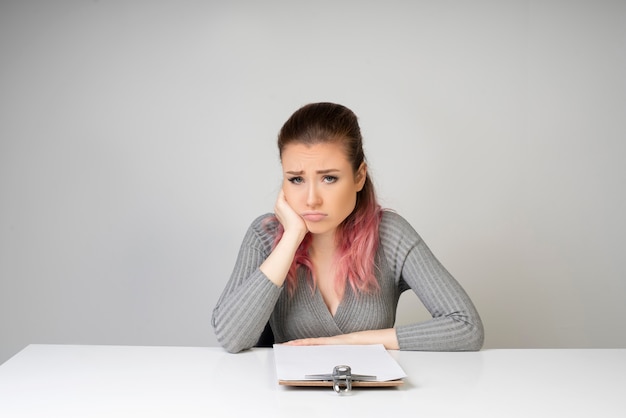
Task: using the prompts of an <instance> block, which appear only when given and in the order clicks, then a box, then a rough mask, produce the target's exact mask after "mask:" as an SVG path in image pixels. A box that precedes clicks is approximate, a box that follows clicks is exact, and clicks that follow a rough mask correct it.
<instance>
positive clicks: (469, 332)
mask: <svg viewBox="0 0 626 418" xmlns="http://www.w3.org/2000/svg"><path fill="white" fill-rule="evenodd" d="M278 148H279V151H280V159H281V164H282V168H283V185H282V190H281V192H280V193H279V196H278V199H277V200H276V205H275V208H274V214H273V215H272V214H266V215H263V216H260V217H259V218H257V219H256V220H255V221H254V222H253V223H252V225H251V226H250V228H249V229H248V232H247V233H246V236H245V238H244V241H243V244H242V246H241V249H240V251H239V256H238V258H237V262H236V265H235V268H234V270H233V273H232V275H231V278H230V280H229V282H228V284H227V285H226V288H225V289H224V292H223V293H222V295H221V297H220V299H219V300H218V302H217V305H216V307H215V309H214V311H213V319H212V323H213V328H214V330H215V334H216V336H217V339H218V341H219V342H220V344H222V346H223V347H224V348H225V349H226V350H228V351H230V352H239V351H241V350H245V349H247V348H250V347H253V346H255V345H256V344H257V343H258V341H259V337H260V336H261V334H262V332H263V331H264V329H265V327H266V324H268V322H269V325H270V327H271V331H273V336H274V339H275V341H276V342H277V343H287V344H292V345H316V344H379V343H380V344H384V346H385V347H386V348H387V349H400V350H446V351H448V350H450V351H451V350H479V349H480V348H481V347H482V344H483V326H482V323H481V320H480V317H479V315H478V312H477V311H476V309H475V308H474V305H473V304H472V302H471V300H470V299H469V297H468V296H467V294H466V293H465V291H464V290H463V289H462V288H461V286H460V285H459V284H458V283H457V282H456V280H455V279H454V278H453V277H452V276H451V275H450V274H449V273H448V272H447V271H446V269H445V268H444V267H443V266H442V265H441V264H440V263H439V262H438V261H437V259H436V258H435V257H434V256H433V254H432V253H431V252H430V250H429V249H428V247H427V246H426V244H425V243H424V242H423V241H422V240H421V238H420V237H419V235H418V234H417V232H415V230H414V229H413V228H412V227H411V226H410V225H409V224H408V222H407V221H406V220H404V219H403V218H402V217H401V216H399V215H397V214H396V213H394V212H391V211H387V210H382V209H381V208H380V206H379V205H378V203H377V200H376V196H375V193H374V186H373V184H372V181H371V179H370V177H369V175H368V172H367V165H366V161H365V156H364V154H363V146H362V138H361V132H360V128H359V125H358V122H357V118H356V116H355V115H354V113H352V111H351V110H349V109H347V108H346V107H344V106H341V105H338V104H333V103H313V104H309V105H306V106H304V107H302V108H301V109H299V110H297V111H296V112H295V113H294V114H293V115H292V116H291V117H290V118H289V120H287V122H286V123H285V125H284V126H283V127H282V129H281V131H280V133H279V136H278ZM408 289H412V290H413V291H414V292H415V293H416V294H417V296H418V297H419V298H420V300H421V301H422V302H423V303H424V305H425V307H426V308H427V309H428V310H429V312H430V313H431V315H432V317H433V318H432V319H430V320H428V321H425V322H420V323H414V324H410V325H403V326H397V327H395V328H394V324H395V317H396V307H397V304H398V300H399V298H400V294H401V293H402V292H404V291H405V290H408Z"/></svg>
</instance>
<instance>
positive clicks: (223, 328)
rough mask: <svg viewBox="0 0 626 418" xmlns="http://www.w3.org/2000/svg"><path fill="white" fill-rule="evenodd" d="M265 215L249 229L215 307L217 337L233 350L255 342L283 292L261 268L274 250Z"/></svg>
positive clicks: (238, 349)
mask: <svg viewBox="0 0 626 418" xmlns="http://www.w3.org/2000/svg"><path fill="white" fill-rule="evenodd" d="M266 217H267V216H266V215H265V216H261V217H259V218H257V219H256V220H255V221H254V222H253V223H252V225H251V226H250V228H249V229H248V231H247V233H246V235H245V237H244V240H243V242H242V244H241V248H240V249H239V254H238V256H237V262H236V263H235V267H234V269H233V272H232V274H231V276H230V279H229V281H228V283H227V284H226V287H225V288H224V291H223V292H222V295H221V296H220V298H219V299H218V301H217V304H216V306H215V308H214V309H213V316H212V319H211V323H212V325H213V329H214V331H215V335H216V337H217V340H218V342H219V343H220V344H221V345H222V347H224V348H225V349H226V350H227V351H229V352H231V353H237V352H239V351H242V350H245V349H248V348H251V347H253V346H254V344H256V342H257V341H258V339H259V337H260V336H261V333H262V332H263V329H264V328H265V325H266V324H267V321H268V320H269V317H270V315H271V313H272V311H273V309H274V306H275V304H276V301H277V300H278V298H279V296H280V293H281V291H282V288H279V287H277V286H276V285H275V284H274V283H272V282H271V281H270V280H269V279H268V278H267V277H266V276H265V275H264V274H263V272H261V270H260V269H259V266H260V265H261V264H262V263H263V261H264V260H265V259H266V258H267V256H268V255H269V252H270V250H271V240H272V237H271V236H270V235H269V234H268V233H267V232H266V231H264V219H265V218H266Z"/></svg>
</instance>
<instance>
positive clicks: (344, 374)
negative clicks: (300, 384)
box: [305, 365, 376, 394]
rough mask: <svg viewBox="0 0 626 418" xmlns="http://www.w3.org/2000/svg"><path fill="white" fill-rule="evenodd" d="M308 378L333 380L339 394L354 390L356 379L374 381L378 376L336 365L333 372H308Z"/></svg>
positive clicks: (335, 389)
mask: <svg viewBox="0 0 626 418" xmlns="http://www.w3.org/2000/svg"><path fill="white" fill-rule="evenodd" d="M305 378H307V379H318V380H327V381H332V382H333V389H334V391H335V392H337V393H339V394H345V393H348V392H350V391H351V390H352V382H356V381H370V382H371V381H374V380H376V376H368V375H364V374H352V369H351V368H350V366H345V365H341V366H335V368H334V369H333V374H308V375H306V376H305Z"/></svg>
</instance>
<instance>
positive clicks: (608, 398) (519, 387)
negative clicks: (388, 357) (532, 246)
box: [0, 345, 626, 418]
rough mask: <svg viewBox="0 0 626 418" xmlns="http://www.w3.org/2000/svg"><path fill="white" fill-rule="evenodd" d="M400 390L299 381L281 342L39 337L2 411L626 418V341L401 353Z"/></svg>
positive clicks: (8, 371)
mask: <svg viewBox="0 0 626 418" xmlns="http://www.w3.org/2000/svg"><path fill="white" fill-rule="evenodd" d="M391 353H392V355H393V356H394V357H395V358H396V359H397V360H398V362H399V363H400V365H401V366H402V367H403V368H404V370H405V371H406V373H407V374H408V376H409V377H408V378H407V379H406V383H405V385H404V386H402V387H399V388H376V389H361V388H359V389H354V390H353V392H352V394H351V395H349V396H339V395H337V394H335V393H334V392H333V391H332V389H329V388H292V387H285V386H279V385H278V384H277V382H276V377H275V371H274V363H273V353H272V350H271V349H253V350H251V351H248V352H244V353H240V354H228V353H226V352H225V351H223V350H222V349H221V348H216V347H212V348H199V347H197V348H192V347H123V346H71V345H30V346H28V347H26V348H25V349H24V350H23V351H21V352H20V353H18V354H17V355H16V356H15V357H13V358H12V359H10V360H9V361H7V362H6V363H4V364H3V365H1V366H0V417H7V418H9V417H10V418H17V417H81V418H85V417H96V416H98V417H99V416H102V417H126V416H128V417H215V418H221V417H290V418H294V417H297V418H301V417H309V416H316V417H320V416H328V417H348V416H367V417H381V418H391V417H464V416H465V417H498V418H508V417H525V418H530V417H533V418H534V417H598V418H609V417H626V400H625V399H626V349H614V350H574V349H569V350H560V349H559V350H484V351H481V352H471V353H429V352H397V351H393V352H391Z"/></svg>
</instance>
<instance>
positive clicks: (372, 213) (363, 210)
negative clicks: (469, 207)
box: [272, 103, 382, 295]
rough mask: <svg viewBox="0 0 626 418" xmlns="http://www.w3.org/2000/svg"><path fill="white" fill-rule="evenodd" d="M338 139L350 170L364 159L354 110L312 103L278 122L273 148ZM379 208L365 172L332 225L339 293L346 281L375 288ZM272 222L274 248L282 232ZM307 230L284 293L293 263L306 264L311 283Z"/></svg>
mask: <svg viewBox="0 0 626 418" xmlns="http://www.w3.org/2000/svg"><path fill="white" fill-rule="evenodd" d="M331 142H332V143H340V144H341V145H342V146H343V149H344V152H345V154H346V158H347V159H348V161H350V162H351V165H352V170H353V173H354V174H355V175H356V173H357V171H358V169H359V167H360V166H361V164H362V163H363V162H365V154H364V152H363V138H362V137H361V130H360V128H359V124H358V121H357V117H356V115H355V114H354V113H353V112H352V111H351V110H350V109H348V108H346V107H345V106H342V105H338V104H334V103H312V104H308V105H306V106H304V107H302V108H300V109H298V110H297V111H296V112H295V113H294V114H293V115H292V116H291V117H290V118H289V119H288V120H287V122H285V124H284V125H283V127H282V129H281V130H280V133H279V135H278V149H279V152H280V155H281V156H282V151H283V149H284V148H285V146H287V145H288V144H292V143H302V144H307V145H313V144H319V143H331ZM381 217H382V209H381V207H380V205H379V204H378V201H377V198H376V193H375V190H374V184H373V183H372V181H371V178H370V176H369V173H367V177H366V179H365V184H364V186H363V189H361V191H360V192H358V193H357V200H356V205H355V208H354V210H353V211H352V213H351V214H350V215H349V216H348V217H347V218H346V219H345V220H344V221H343V223H342V224H341V225H339V227H338V228H337V233H336V235H335V239H336V242H337V252H336V254H335V262H336V263H337V269H336V274H337V276H336V277H335V286H336V289H337V291H338V293H339V294H340V295H343V292H344V289H345V287H346V282H348V284H349V285H350V286H351V288H352V290H353V291H355V293H358V292H373V291H376V290H378V289H379V285H378V281H377V279H376V274H375V273H376V271H375V270H376V264H375V258H376V251H377V250H378V245H379V236H378V227H379V225H380V220H381ZM272 223H273V224H274V225H275V232H276V236H275V239H274V247H275V246H276V244H278V242H279V241H280V239H281V238H282V235H283V228H282V225H280V222H278V220H276V219H274V222H272ZM310 245H311V234H310V233H309V234H307V235H306V237H305V238H304V240H303V241H302V243H301V244H300V247H299V248H298V250H297V251H296V255H295V257H294V260H293V263H292V264H291V267H290V269H289V273H288V274H287V280H286V282H287V289H288V291H289V292H290V293H293V291H294V290H295V288H296V271H297V269H298V268H299V267H301V266H303V267H305V268H307V270H308V273H309V277H310V278H311V286H312V287H313V288H314V286H315V279H314V278H313V274H312V271H313V264H312V261H311V259H310V257H309V247H310Z"/></svg>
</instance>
